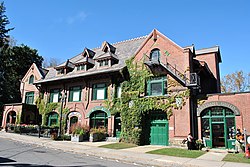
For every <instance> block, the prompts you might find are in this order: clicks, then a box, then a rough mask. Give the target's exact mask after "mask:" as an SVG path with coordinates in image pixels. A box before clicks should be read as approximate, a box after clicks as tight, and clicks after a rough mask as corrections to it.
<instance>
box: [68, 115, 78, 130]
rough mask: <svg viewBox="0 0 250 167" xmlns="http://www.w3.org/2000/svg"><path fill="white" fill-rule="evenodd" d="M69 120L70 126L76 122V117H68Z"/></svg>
mask: <svg viewBox="0 0 250 167" xmlns="http://www.w3.org/2000/svg"><path fill="white" fill-rule="evenodd" d="M69 122H70V125H69V126H70V127H71V126H72V125H74V124H76V123H77V122H78V117H77V116H73V117H70V120H69Z"/></svg>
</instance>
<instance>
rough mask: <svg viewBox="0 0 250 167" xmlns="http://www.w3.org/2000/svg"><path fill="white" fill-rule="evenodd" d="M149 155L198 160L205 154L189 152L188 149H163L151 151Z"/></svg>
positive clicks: (197, 151)
mask: <svg viewBox="0 0 250 167" xmlns="http://www.w3.org/2000/svg"><path fill="white" fill-rule="evenodd" d="M147 153H149V154H160V155H168V156H174V157H186V158H197V157H199V156H201V155H203V154H205V152H204V151H199V150H187V149H182V148H163V149H159V150H153V151H149V152H147Z"/></svg>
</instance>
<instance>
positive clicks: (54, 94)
mask: <svg viewBox="0 0 250 167" xmlns="http://www.w3.org/2000/svg"><path fill="white" fill-rule="evenodd" d="M60 95H61V93H60V89H52V90H51V91H50V97H49V102H50V103H58V102H59V99H60Z"/></svg>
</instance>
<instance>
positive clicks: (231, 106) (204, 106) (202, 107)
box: [197, 101, 240, 117]
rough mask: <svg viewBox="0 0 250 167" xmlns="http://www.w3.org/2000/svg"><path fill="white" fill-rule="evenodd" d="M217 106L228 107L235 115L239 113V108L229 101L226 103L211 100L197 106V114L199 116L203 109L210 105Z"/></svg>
mask: <svg viewBox="0 0 250 167" xmlns="http://www.w3.org/2000/svg"><path fill="white" fill-rule="evenodd" d="M217 106H221V107H226V108H229V109H230V110H232V111H233V112H234V114H235V116H239V115H240V110H239V109H238V108H237V107H236V106H235V105H233V104H231V103H228V102H225V101H211V102H207V103H204V104H202V105H201V106H199V107H198V109H197V116H198V117H199V116H200V114H201V112H202V111H203V110H205V109H207V108H210V107H217Z"/></svg>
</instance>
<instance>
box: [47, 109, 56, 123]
mask: <svg viewBox="0 0 250 167" xmlns="http://www.w3.org/2000/svg"><path fill="white" fill-rule="evenodd" d="M58 117H59V116H58V114H57V113H55V112H52V113H50V114H49V116H48V124H47V125H48V126H55V125H57V124H58Z"/></svg>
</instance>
